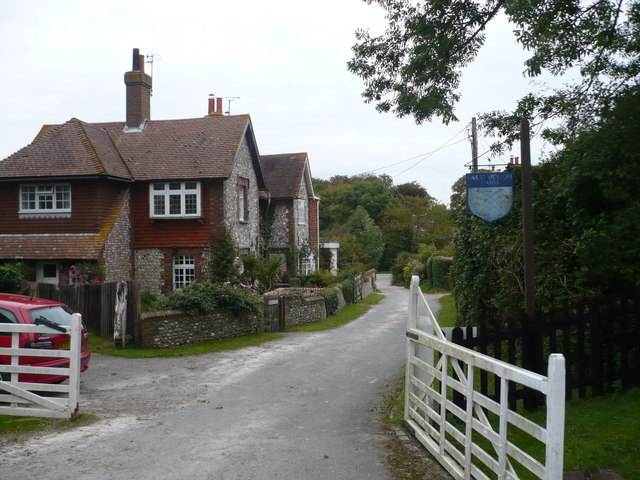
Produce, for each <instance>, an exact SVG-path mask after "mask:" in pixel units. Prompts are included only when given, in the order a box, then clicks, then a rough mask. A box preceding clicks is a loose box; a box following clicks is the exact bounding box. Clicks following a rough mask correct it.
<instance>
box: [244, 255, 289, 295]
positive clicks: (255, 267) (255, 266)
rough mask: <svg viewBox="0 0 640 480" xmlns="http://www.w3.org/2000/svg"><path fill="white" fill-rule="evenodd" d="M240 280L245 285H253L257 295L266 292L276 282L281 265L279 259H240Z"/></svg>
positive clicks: (248, 257)
mask: <svg viewBox="0 0 640 480" xmlns="http://www.w3.org/2000/svg"><path fill="white" fill-rule="evenodd" d="M242 265H243V267H244V271H243V272H242V275H241V277H242V279H243V281H244V282H245V283H248V284H250V285H253V286H254V287H255V288H256V290H258V292H259V293H264V292H268V291H269V290H271V289H273V287H274V286H275V285H276V283H277V282H278V272H279V271H280V266H281V265H282V259H281V258H280V257H271V258H259V257H257V256H255V255H244V256H243V257H242Z"/></svg>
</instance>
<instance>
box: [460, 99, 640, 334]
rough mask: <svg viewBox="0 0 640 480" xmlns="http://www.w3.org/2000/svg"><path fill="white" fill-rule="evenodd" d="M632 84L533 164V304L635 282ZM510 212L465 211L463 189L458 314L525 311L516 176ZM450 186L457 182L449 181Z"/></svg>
mask: <svg viewBox="0 0 640 480" xmlns="http://www.w3.org/2000/svg"><path fill="white" fill-rule="evenodd" d="M638 112H640V88H635V89H632V90H630V91H629V92H627V93H626V94H625V95H623V96H622V97H621V98H620V99H619V100H618V102H616V105H615V106H614V108H613V109H612V110H611V111H608V112H605V113H604V114H603V118H602V120H601V121H600V122H599V123H598V124H596V125H595V126H592V127H591V128H590V129H588V130H585V131H583V132H582V133H581V134H580V135H578V136H577V137H576V138H575V139H573V140H571V141H570V142H569V143H568V144H567V146H566V147H565V148H564V149H563V150H561V151H559V152H557V153H556V154H555V155H554V157H553V158H552V159H551V160H550V161H548V162H545V163H543V164H541V165H538V166H535V167H533V171H532V176H533V182H534V225H535V237H534V244H535V255H534V257H535V272H536V275H535V285H536V292H537V295H536V302H537V306H538V308H540V309H541V310H548V309H551V308H552V307H553V306H559V305H562V304H564V303H565V302H568V301H576V300H585V299H589V298H592V297H594V296H598V295H604V294H610V293H619V292H623V291H625V290H626V289H629V288H633V287H638V286H640V258H639V257H638V238H640V202H638V192H639V191H640V135H638V134H637V132H638V131H639V130H640V115H639V114H638ZM514 181H515V182H514V183H515V187H516V193H517V195H516V198H515V199H514V208H513V210H512V212H511V213H510V214H509V215H508V216H507V217H505V218H504V219H503V220H500V221H498V222H495V223H485V222H483V221H481V220H479V219H478V218H475V217H473V216H471V214H470V213H469V212H468V210H467V208H466V202H465V197H464V192H463V191H462V190H461V189H457V191H456V193H455V194H454V195H453V197H452V202H451V203H452V210H453V214H454V219H455V222H456V227H457V233H456V237H455V247H456V255H455V257H454V263H453V276H452V278H453V279H454V293H455V295H456V301H457V302H458V307H459V312H460V313H461V316H462V318H463V319H464V321H465V322H468V323H475V324H478V323H481V322H482V321H484V320H486V319H488V318H495V317H497V316H498V317H499V316H507V315H514V316H517V315H519V314H520V313H522V311H523V308H524V306H523V298H524V292H523V286H522V285H523V267H522V224H521V211H520V205H521V200H520V198H519V195H520V188H519V186H520V178H519V175H517V174H515V175H514ZM457 186H458V187H459V186H460V185H457Z"/></svg>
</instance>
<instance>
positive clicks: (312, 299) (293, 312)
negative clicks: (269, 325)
mask: <svg viewBox="0 0 640 480" xmlns="http://www.w3.org/2000/svg"><path fill="white" fill-rule="evenodd" d="M325 318H327V308H326V306H325V303H324V297H321V296H318V295H300V296H295V297H286V302H285V312H284V325H285V327H295V326H298V325H308V324H310V323H316V322H319V321H320V320H323V319H325Z"/></svg>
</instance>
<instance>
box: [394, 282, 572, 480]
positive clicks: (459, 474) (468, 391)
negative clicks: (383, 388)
mask: <svg viewBox="0 0 640 480" xmlns="http://www.w3.org/2000/svg"><path fill="white" fill-rule="evenodd" d="M548 367H549V370H548V376H546V377H545V376H542V375H538V374H536V373H533V372H530V371H528V370H524V369H522V368H519V367H516V366H514V365H510V364H508V363H505V362H502V361H499V360H496V359H494V358H491V357H488V356H486V355H482V354H480V353H477V352H475V351H473V350H469V349H467V348H464V347H461V346H459V345H456V344H454V343H451V342H449V341H448V340H447V339H446V338H445V336H444V334H443V333H442V330H441V328H440V327H439V325H438V323H437V322H436V320H435V317H434V316H433V313H432V312H431V309H430V308H429V305H428V304H427V301H426V299H425V298H424V295H423V294H422V292H421V291H420V287H419V279H418V277H416V276H414V277H413V278H412V280H411V291H410V303H409V321H408V328H407V370H406V398H405V415H404V418H405V423H406V424H407V426H408V427H409V428H410V429H411V430H412V431H413V433H414V435H415V436H416V438H417V439H418V440H419V441H420V442H421V443H422V444H423V445H424V446H425V447H426V448H427V450H428V451H429V452H430V453H431V454H432V455H433V456H434V457H435V458H436V459H437V460H438V461H439V462H440V463H441V464H442V465H443V466H444V467H445V468H446V470H447V471H448V472H449V473H450V474H451V475H452V476H453V477H454V479H456V480H462V479H464V480H469V479H471V478H473V479H478V480H494V479H498V480H516V479H519V478H520V473H521V472H522V471H523V470H524V469H526V470H528V471H529V472H531V473H532V474H533V475H535V477H537V478H540V479H543V480H561V479H562V470H563V450H564V408H565V365H564V357H563V356H562V355H560V354H552V355H550V357H549V366H548ZM481 370H484V371H486V372H489V373H490V374H493V375H495V379H496V380H495V381H496V382H500V401H499V402H496V401H494V400H492V399H490V398H488V397H487V396H485V395H483V394H481V393H480V392H479V391H477V390H476V383H478V382H477V379H479V374H480V371H481ZM510 382H513V383H514V384H519V385H524V386H526V387H529V388H531V389H534V390H537V391H539V392H541V394H543V395H544V396H545V397H546V424H545V425H544V426H542V425H538V424H537V423H534V422H532V421H530V420H528V419H527V418H525V417H523V416H522V415H520V414H519V413H517V412H516V411H513V410H511V409H509V406H508V395H509V384H510ZM454 391H455V392H459V393H460V394H462V395H463V396H464V405H465V407H464V408H460V407H459V406H457V405H456V404H455V403H454V401H453V398H452V397H453V392H454ZM516 429H517V430H520V431H522V432H525V433H526V434H527V435H530V436H531V437H533V438H535V439H536V440H538V441H539V442H540V443H541V444H542V445H543V446H544V449H545V455H544V459H542V458H540V456H538V458H535V457H534V455H532V454H531V452H527V451H524V450H523V448H521V447H520V446H518V445H516V443H514V442H515V441H514V440H513V437H512V436H511V434H512V433H516V432H514V431H515V430H516ZM534 443H535V442H534Z"/></svg>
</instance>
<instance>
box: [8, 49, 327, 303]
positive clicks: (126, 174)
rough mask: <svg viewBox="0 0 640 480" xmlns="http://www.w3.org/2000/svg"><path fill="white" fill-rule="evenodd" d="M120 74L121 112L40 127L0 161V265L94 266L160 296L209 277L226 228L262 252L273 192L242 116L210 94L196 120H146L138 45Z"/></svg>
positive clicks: (38, 271) (42, 275)
mask: <svg viewBox="0 0 640 480" xmlns="http://www.w3.org/2000/svg"><path fill="white" fill-rule="evenodd" d="M124 81H125V85H126V105H127V108H126V120H125V121H120V122H111V123H86V122H83V121H81V120H78V119H76V118H72V119H71V120H69V121H68V122H66V123H64V124H61V125H45V126H43V127H42V129H41V131H40V132H39V133H38V135H37V136H36V138H35V139H34V140H33V142H32V143H31V144H29V145H27V146H26V147H24V148H23V149H21V150H19V151H18V152H16V153H14V154H13V155H11V156H10V157H8V158H6V159H5V160H3V161H0V262H8V261H23V262H24V263H26V264H27V265H29V266H31V267H33V268H34V270H35V274H34V277H35V278H34V279H37V280H38V281H44V282H50V283H69V282H71V281H72V278H70V277H71V275H70V270H71V267H72V266H73V265H76V264H78V263H83V264H92V265H99V266H100V267H101V268H102V269H103V271H104V278H105V279H106V280H108V281H109V280H125V279H136V280H138V281H139V282H140V283H141V288H142V290H143V291H145V290H146V291H150V292H153V293H167V292H169V291H171V290H173V289H179V288H181V287H183V286H185V285H187V284H189V283H191V282H193V281H196V280H204V279H205V278H206V273H207V266H208V259H209V251H210V248H211V247H212V246H214V245H215V244H216V242H217V240H218V239H219V238H220V237H221V236H222V235H223V233H224V232H225V231H226V232H229V233H230V235H231V237H232V238H233V239H234V240H235V242H236V244H237V246H238V248H239V251H240V253H241V254H246V253H253V254H258V253H259V246H260V245H261V237H260V211H261V204H262V205H263V208H266V207H267V206H268V202H269V199H270V198H271V196H270V193H269V188H268V185H267V183H266V181H265V175H264V173H263V167H262V163H261V157H260V154H259V151H258V147H257V144H256V140H255V136H254V132H253V126H252V123H251V119H250V117H249V116H248V115H234V116H225V115H223V112H222V99H221V98H212V99H209V108H208V114H207V115H206V116H204V117H201V118H190V119H179V120H152V119H151V115H150V99H151V87H152V79H151V77H150V76H149V75H147V74H146V73H145V72H144V56H142V55H140V54H139V52H138V50H137V49H134V51H133V67H132V70H131V71H130V72H126V73H125V77H124ZM306 166H307V174H306V175H307V177H308V178H307V177H305V182H308V185H310V174H308V163H307V164H306ZM275 180H276V179H275V178H274V181H275ZM305 188H307V189H308V188H309V187H305ZM309 192H312V190H309ZM307 195H308V193H307ZM316 206H317V203H316ZM314 215H315V217H314V219H313V220H312V219H310V220H309V221H308V224H309V225H311V224H312V223H313V224H314V225H317V209H316V211H315V213H314ZM298 234H299V235H300V238H302V236H303V234H301V233H298ZM307 237H310V235H308V234H307ZM314 238H315V239H316V240H314V241H317V235H316V236H315V237H314ZM281 246H282V248H286V247H285V246H284V244H282V245H281Z"/></svg>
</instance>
